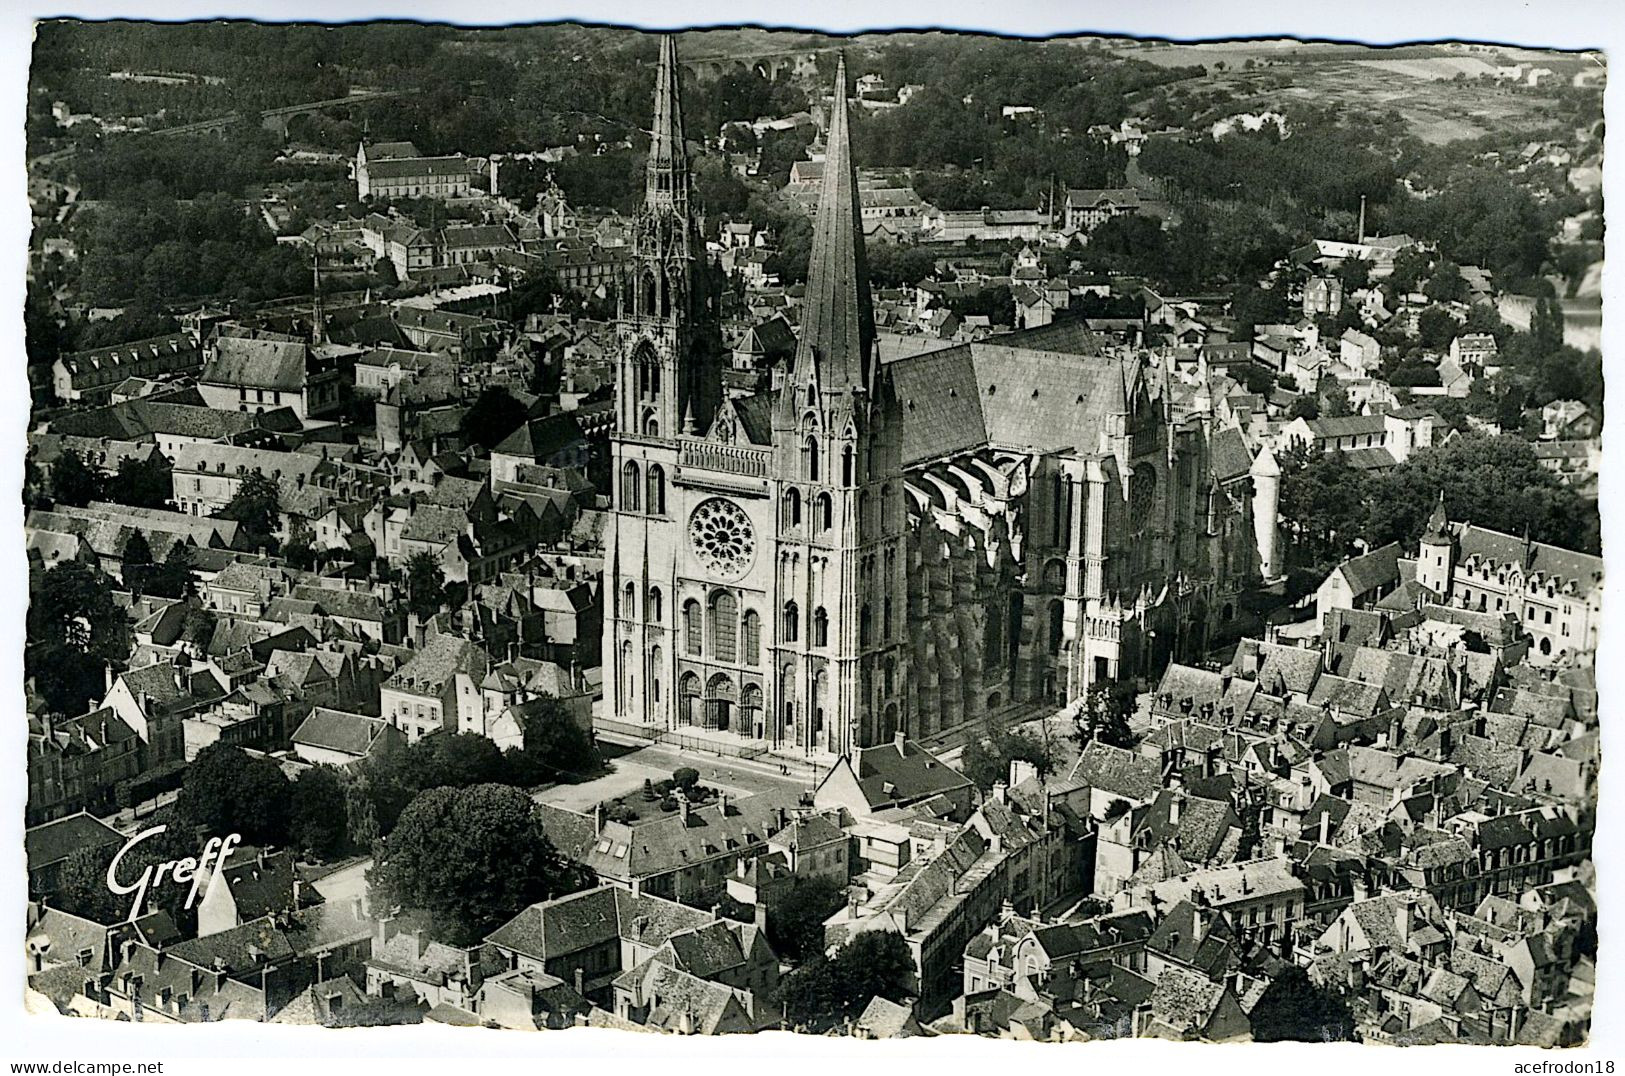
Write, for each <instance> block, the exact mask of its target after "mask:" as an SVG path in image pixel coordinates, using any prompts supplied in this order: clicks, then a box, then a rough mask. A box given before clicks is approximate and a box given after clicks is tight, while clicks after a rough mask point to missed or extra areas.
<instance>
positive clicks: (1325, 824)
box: [1319, 811, 1332, 844]
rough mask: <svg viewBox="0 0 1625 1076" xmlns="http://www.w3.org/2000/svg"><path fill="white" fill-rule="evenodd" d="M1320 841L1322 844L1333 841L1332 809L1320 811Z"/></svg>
mask: <svg viewBox="0 0 1625 1076" xmlns="http://www.w3.org/2000/svg"><path fill="white" fill-rule="evenodd" d="M1319 843H1321V844H1330V843H1332V812H1331V811H1321V812H1320V842H1319Z"/></svg>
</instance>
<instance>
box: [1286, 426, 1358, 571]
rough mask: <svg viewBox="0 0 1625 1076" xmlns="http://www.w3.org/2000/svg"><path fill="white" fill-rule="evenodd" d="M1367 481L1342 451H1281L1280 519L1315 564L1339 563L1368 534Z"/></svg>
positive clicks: (1319, 565)
mask: <svg viewBox="0 0 1625 1076" xmlns="http://www.w3.org/2000/svg"><path fill="white" fill-rule="evenodd" d="M1365 481H1366V479H1365V475H1364V473H1363V472H1361V471H1356V470H1355V469H1354V468H1352V467H1350V466H1349V464H1348V460H1347V459H1346V458H1344V456H1343V454H1342V453H1341V452H1333V453H1327V454H1321V453H1316V452H1311V451H1308V450H1305V449H1302V448H1299V449H1297V450H1295V451H1289V452H1285V453H1282V455H1281V504H1280V512H1281V520H1282V522H1284V523H1285V524H1286V525H1287V527H1288V528H1289V529H1290V530H1291V532H1292V534H1293V536H1294V538H1295V543H1294V544H1295V546H1296V549H1297V551H1298V552H1299V553H1301V554H1303V555H1304V556H1306V557H1307V559H1308V562H1309V563H1310V564H1311V565H1314V566H1316V567H1330V566H1331V565H1333V564H1336V563H1337V562H1338V561H1341V560H1342V559H1343V558H1344V557H1346V556H1347V555H1348V553H1349V551H1350V549H1351V548H1352V545H1351V544H1352V543H1353V542H1354V541H1355V539H1357V538H1359V537H1361V536H1362V535H1363V534H1364V533H1365V529H1366V511H1365V504H1364V502H1365Z"/></svg>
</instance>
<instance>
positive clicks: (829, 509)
mask: <svg viewBox="0 0 1625 1076" xmlns="http://www.w3.org/2000/svg"><path fill="white" fill-rule="evenodd" d="M813 518H814V519H815V520H817V522H818V530H819V533H823V532H824V531H827V530H829V529H830V528H831V527H833V526H834V525H835V500H834V498H832V497H831V496H830V495H829V494H827V493H820V494H819V495H818V506H817V508H816V509H814V511H813Z"/></svg>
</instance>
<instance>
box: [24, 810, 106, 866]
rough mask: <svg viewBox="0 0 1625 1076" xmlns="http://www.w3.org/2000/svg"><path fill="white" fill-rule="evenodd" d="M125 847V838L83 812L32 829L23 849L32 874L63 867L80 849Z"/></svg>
mask: <svg viewBox="0 0 1625 1076" xmlns="http://www.w3.org/2000/svg"><path fill="white" fill-rule="evenodd" d="M123 843H124V834H122V833H120V832H119V831H118V830H116V829H114V828H113V827H112V826H109V825H108V824H107V823H105V822H103V821H102V820H101V819H99V818H96V817H94V816H92V815H90V814H88V813H87V812H84V811H81V812H80V813H78V814H71V815H68V816H67V817H65V818H58V819H56V820H55V821H52V822H45V823H42V824H41V825H38V826H33V827H31V828H30V829H27V830H25V831H24V832H23V849H24V852H25V853H26V855H27V857H28V869H29V870H31V871H37V870H39V869H41V868H43V867H49V866H51V865H52V864H54V863H60V862H62V861H63V860H64V859H67V858H68V857H69V856H71V855H72V854H73V853H75V852H77V851H79V850H80V849H81V848H102V847H109V846H112V845H118V844H123Z"/></svg>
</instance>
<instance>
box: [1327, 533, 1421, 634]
mask: <svg viewBox="0 0 1625 1076" xmlns="http://www.w3.org/2000/svg"><path fill="white" fill-rule="evenodd" d="M1402 555H1403V551H1402V550H1401V548H1400V545H1399V543H1398V542H1390V543H1389V544H1388V545H1385V546H1382V547H1380V548H1378V549H1374V550H1372V551H1371V552H1369V553H1362V554H1361V555H1359V556H1357V557H1350V558H1349V559H1348V560H1345V561H1344V562H1343V563H1342V564H1339V565H1338V566H1337V567H1335V568H1333V569H1332V570H1331V573H1330V574H1329V575H1327V576H1326V578H1325V579H1323V580H1321V583H1320V586H1319V587H1317V588H1316V590H1315V623H1316V625H1317V626H1319V627H1322V628H1323V627H1324V626H1325V624H1326V617H1327V614H1328V613H1330V612H1331V611H1332V610H1333V609H1370V608H1372V607H1373V606H1375V605H1376V604H1377V602H1378V601H1380V600H1381V599H1383V598H1384V597H1386V596H1387V595H1388V594H1390V593H1392V592H1393V591H1394V590H1395V589H1396V588H1397V587H1398V586H1399V585H1400V583H1401V582H1402V581H1403V573H1402V571H1401V565H1400V558H1401V556H1402ZM1410 572H1411V576H1412V577H1413V578H1414V576H1415V566H1414V564H1412V565H1411V566H1410Z"/></svg>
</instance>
